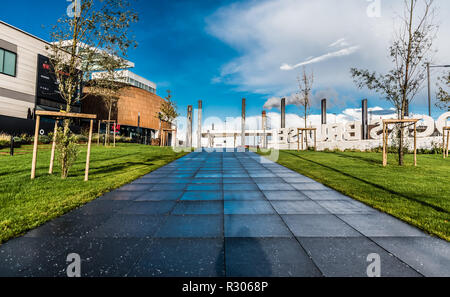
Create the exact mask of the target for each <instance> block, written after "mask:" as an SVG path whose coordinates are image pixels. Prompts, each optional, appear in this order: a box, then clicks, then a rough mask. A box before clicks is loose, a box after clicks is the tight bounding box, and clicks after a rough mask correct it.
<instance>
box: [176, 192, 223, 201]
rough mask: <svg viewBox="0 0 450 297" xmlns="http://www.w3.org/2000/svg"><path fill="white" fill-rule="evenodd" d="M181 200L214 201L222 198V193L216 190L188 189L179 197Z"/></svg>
mask: <svg viewBox="0 0 450 297" xmlns="http://www.w3.org/2000/svg"><path fill="white" fill-rule="evenodd" d="M181 200H183V201H215V200H223V193H222V192H217V191H188V192H185V193H184V194H183V196H182V197H181Z"/></svg>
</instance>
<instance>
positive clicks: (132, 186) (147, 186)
mask: <svg viewBox="0 0 450 297" xmlns="http://www.w3.org/2000/svg"><path fill="white" fill-rule="evenodd" d="M153 187H154V184H129V185H126V186H123V187H122V188H120V189H118V190H117V191H150V189H152V188H153Z"/></svg>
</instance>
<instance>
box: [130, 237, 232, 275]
mask: <svg viewBox="0 0 450 297" xmlns="http://www.w3.org/2000/svg"><path fill="white" fill-rule="evenodd" d="M224 263H225V260H224V248H223V240H222V239H198V238H193V239H187V238H170V239H159V238H158V239H153V240H152V242H151V245H150V246H149V247H148V248H147V249H146V250H145V251H144V253H143V256H142V257H141V259H140V260H139V262H137V264H136V265H135V266H134V267H133V268H132V269H131V271H130V272H129V273H128V274H127V276H131V277H136V276H137V277H223V276H225V269H224V266H225V265H224Z"/></svg>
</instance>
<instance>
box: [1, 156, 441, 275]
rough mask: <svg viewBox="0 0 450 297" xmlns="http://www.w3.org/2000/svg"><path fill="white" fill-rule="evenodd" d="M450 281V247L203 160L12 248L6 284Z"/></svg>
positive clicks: (228, 161) (272, 175)
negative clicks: (33, 280)
mask: <svg viewBox="0 0 450 297" xmlns="http://www.w3.org/2000/svg"><path fill="white" fill-rule="evenodd" d="M70 253H77V254H79V255H80V256H81V258H82V266H81V269H82V274H83V276H192V277H196V276H367V272H366V271H367V267H368V265H369V264H370V263H368V262H367V257H368V255H369V254H372V253H376V254H378V255H379V256H380V257H381V274H382V276H450V244H449V243H447V242H445V241H442V240H438V239H435V238H432V237H429V236H427V235H425V234H424V233H423V232H421V231H419V230H418V229H416V228H413V227H411V226H409V225H407V224H405V223H402V222H400V221H399V220H396V219H394V218H392V217H390V216H388V215H385V214H382V213H380V212H378V211H375V210H373V209H372V208H369V207H367V206H365V205H363V204H361V203H359V202H356V201H354V200H352V199H350V198H348V197H346V196H344V195H341V194H339V193H337V192H335V191H333V190H330V189H329V188H326V187H325V186H323V185H321V184H319V183H317V182H314V181H313V180H311V179H309V178H306V177H304V176H302V175H300V174H298V173H295V172H293V171H291V170H289V169H286V168H284V167H282V166H280V165H277V164H275V163H267V164H262V163H261V159H260V157H258V156H257V155H256V154H253V153H220V152H214V153H192V154H190V155H188V156H186V157H184V158H182V159H179V160H177V161H176V162H174V163H172V164H169V165H167V166H165V167H163V168H161V169H159V170H157V171H155V172H153V173H151V174H149V175H147V176H145V177H143V178H142V179H140V180H137V181H135V182H133V183H132V184H130V185H127V186H125V187H123V188H121V189H119V190H117V191H114V192H111V193H109V194H107V195H105V196H103V197H101V198H99V199H97V200H95V201H93V202H91V203H89V204H88V205H86V206H84V207H82V208H80V209H77V210H75V211H73V212H71V213H69V214H67V215H65V216H63V217H61V218H59V219H56V220H54V221H52V222H50V223H47V224H45V225H44V226H42V227H40V228H37V229H35V230H33V231H31V232H29V233H28V234H27V235H26V236H24V237H21V238H18V239H15V240H12V241H10V242H8V243H6V244H4V245H3V246H1V247H0V276H24V275H25V276H65V275H66V267H67V265H68V264H67V263H66V258H67V255H68V254H70Z"/></svg>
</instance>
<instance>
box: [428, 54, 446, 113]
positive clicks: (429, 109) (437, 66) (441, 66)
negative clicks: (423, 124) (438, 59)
mask: <svg viewBox="0 0 450 297" xmlns="http://www.w3.org/2000/svg"><path fill="white" fill-rule="evenodd" d="M425 64H426V65H427V76H428V115H429V116H430V117H431V82H430V68H449V67H450V65H430V62H427V63H425Z"/></svg>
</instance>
